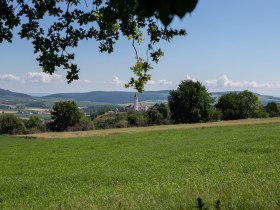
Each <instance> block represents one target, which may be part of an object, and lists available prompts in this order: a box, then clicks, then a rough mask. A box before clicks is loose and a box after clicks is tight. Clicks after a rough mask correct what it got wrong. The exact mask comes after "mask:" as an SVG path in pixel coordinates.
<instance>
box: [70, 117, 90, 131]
mask: <svg viewBox="0 0 280 210" xmlns="http://www.w3.org/2000/svg"><path fill="white" fill-rule="evenodd" d="M92 129H94V124H93V122H92V121H91V119H90V118H89V117H87V116H85V115H84V114H83V113H81V118H80V119H79V122H77V123H76V124H75V125H73V126H70V127H68V128H67V131H88V130H92Z"/></svg>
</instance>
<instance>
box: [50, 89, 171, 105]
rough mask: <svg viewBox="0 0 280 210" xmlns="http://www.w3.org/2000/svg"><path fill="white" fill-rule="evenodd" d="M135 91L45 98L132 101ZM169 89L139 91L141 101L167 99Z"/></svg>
mask: <svg viewBox="0 0 280 210" xmlns="http://www.w3.org/2000/svg"><path fill="white" fill-rule="evenodd" d="M134 95H135V92H125V91H93V92H88V93H60V94H52V95H48V96H45V97H44V98H57V99H73V100H76V101H93V102H103V103H112V104H126V103H132V102H133V97H134ZM168 95H169V90H161V91H145V92H144V93H137V96H138V97H139V101H162V100H167V97H168Z"/></svg>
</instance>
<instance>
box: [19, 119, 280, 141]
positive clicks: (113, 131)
mask: <svg viewBox="0 0 280 210" xmlns="http://www.w3.org/2000/svg"><path fill="white" fill-rule="evenodd" d="M271 123H280V118H267V119H246V120H232V121H219V122H209V123H196V124H179V125H161V126H149V127H133V128H114V129H106V130H91V131H76V132H50V133H38V134H30V135H24V136H23V137H27V138H48V139H52V138H78V137H94V136H107V135H112V134H121V133H141V132H148V131H162V130H175V129H190V128H209V127H222V126H236V125H257V124H271Z"/></svg>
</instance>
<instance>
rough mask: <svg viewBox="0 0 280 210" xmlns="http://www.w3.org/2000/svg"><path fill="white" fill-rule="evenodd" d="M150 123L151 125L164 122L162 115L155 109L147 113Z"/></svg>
mask: <svg viewBox="0 0 280 210" xmlns="http://www.w3.org/2000/svg"><path fill="white" fill-rule="evenodd" d="M146 115H147V119H148V122H149V123H150V124H155V123H159V122H160V120H163V116H162V114H161V113H160V112H159V111H158V110H157V109H155V108H151V109H149V110H148V111H147V112H146Z"/></svg>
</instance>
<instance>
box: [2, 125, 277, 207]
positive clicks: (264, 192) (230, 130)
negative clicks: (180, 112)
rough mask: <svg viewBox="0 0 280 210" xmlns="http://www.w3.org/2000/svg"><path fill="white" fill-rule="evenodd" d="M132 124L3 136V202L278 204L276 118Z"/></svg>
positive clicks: (9, 204) (67, 204)
mask: <svg viewBox="0 0 280 210" xmlns="http://www.w3.org/2000/svg"><path fill="white" fill-rule="evenodd" d="M139 129H140V128H139ZM141 129H142V128H141ZM143 129H145V128H143ZM135 130H137V129H136V128H135ZM135 130H132V132H119V133H116V132H115V133H114V132H111V133H110V131H108V132H109V133H108V134H106V135H105V133H104V135H102V134H100V135H93V136H91V137H90V136H88V137H76V138H66V139H62V138H57V139H56V138H54V139H47V138H46V137H47V136H44V137H45V138H37V139H25V138H22V137H8V136H1V137H0V209H197V208H196V205H197V203H196V199H197V198H198V197H201V198H202V199H203V201H204V202H205V203H206V206H205V207H208V208H209V209H215V208H214V205H215V202H216V201H217V200H219V201H220V202H221V209H252V210H258V209H259V210H263V209H267V210H268V209H269V210H271V209H280V162H279V160H280V123H279V122H274V121H272V122H270V123H266V124H265V123H255V124H252V125H249V124H246V123H244V124H240V125H238V124H233V125H228V126H222V125H221V126H213V125H211V126H206V125H202V126H200V127H193V128H191V127H189V128H186V127H185V128H184V126H180V125H179V126H178V127H177V128H176V129H175V127H174V128H170V127H165V129H163V128H161V129H156V128H155V129H154V130H145V131H144V132H136V131H135ZM103 132H106V131H103ZM45 135H48V134H45ZM74 136H75V135H74Z"/></svg>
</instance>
